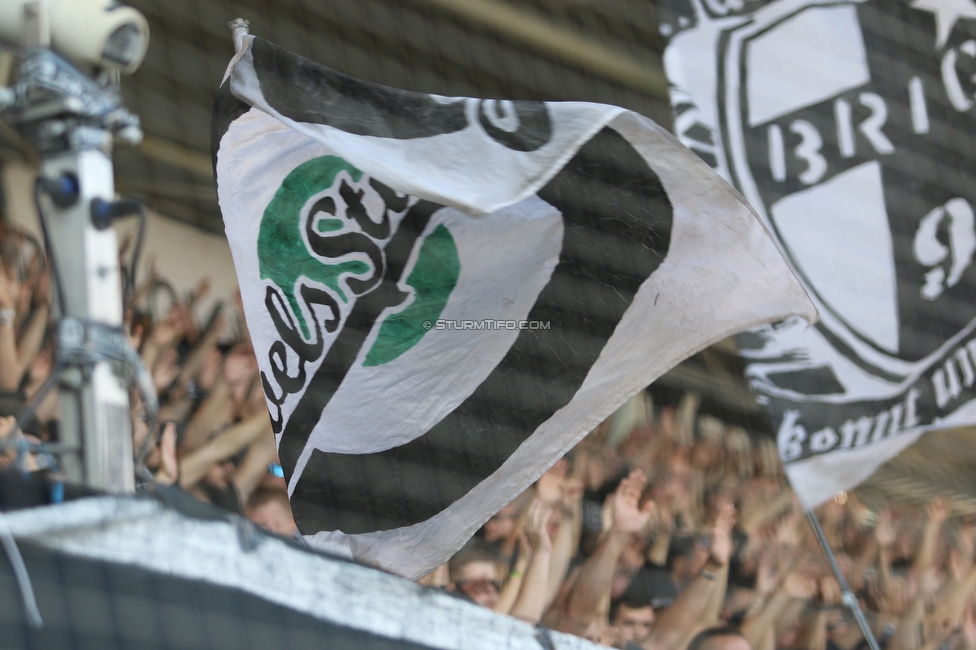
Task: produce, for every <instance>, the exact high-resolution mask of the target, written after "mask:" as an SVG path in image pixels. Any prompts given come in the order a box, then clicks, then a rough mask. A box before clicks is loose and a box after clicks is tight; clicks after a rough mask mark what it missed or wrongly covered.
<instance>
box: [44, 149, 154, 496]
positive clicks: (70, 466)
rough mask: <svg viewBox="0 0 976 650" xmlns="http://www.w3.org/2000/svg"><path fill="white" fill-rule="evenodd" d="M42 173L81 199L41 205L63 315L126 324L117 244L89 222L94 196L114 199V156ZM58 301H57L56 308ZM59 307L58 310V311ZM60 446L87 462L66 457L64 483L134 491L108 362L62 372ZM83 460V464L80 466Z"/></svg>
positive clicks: (69, 158)
mask: <svg viewBox="0 0 976 650" xmlns="http://www.w3.org/2000/svg"><path fill="white" fill-rule="evenodd" d="M41 173H42V174H43V175H44V176H45V177H47V178H58V177H59V176H61V175H63V174H71V175H74V176H75V177H76V178H77V179H78V194H79V199H78V201H77V202H76V203H75V204H74V205H72V206H70V207H67V208H63V209H62V208H59V207H58V206H56V205H55V204H54V203H53V202H51V201H49V200H47V199H46V198H42V199H41V200H40V201H39V203H40V204H41V209H42V212H43V214H41V215H39V216H40V218H41V219H43V220H44V221H45V225H46V230H47V233H48V236H49V237H50V241H49V242H48V243H49V245H50V246H51V249H52V250H51V251H50V253H51V255H52V256H53V257H55V259H56V260H57V265H58V272H59V274H60V277H59V278H58V281H59V282H63V283H64V284H63V286H61V285H58V291H60V292H63V298H64V300H63V304H64V307H65V312H66V313H59V314H58V317H59V318H63V317H65V316H72V317H74V318H78V319H80V320H82V321H89V322H97V323H103V324H105V325H110V326H116V327H118V326H121V325H122V296H121V292H120V287H121V275H120V272H119V258H118V246H117V243H116V237H115V231H114V230H113V229H112V228H107V229H105V230H98V229H97V228H95V226H94V225H93V224H92V218H91V213H90V205H91V202H92V200H93V199H103V200H106V201H111V200H112V199H113V197H114V195H115V187H114V183H113V170H112V159H111V158H110V157H109V155H108V154H107V153H106V152H104V151H101V150H99V149H97V148H90V149H82V150H80V151H70V152H67V153H64V154H60V155H55V156H46V157H45V158H44V161H43V164H42V166H41ZM60 302H61V301H60V300H58V301H55V305H58V304H59V303H60ZM59 309H60V308H59ZM59 401H60V407H61V414H62V418H61V432H62V438H61V441H62V442H64V443H66V444H67V445H69V446H73V447H76V448H81V449H82V450H83V452H82V458H81V459H73V458H70V457H64V458H63V466H64V471H65V474H66V478H67V479H68V480H69V481H73V482H84V483H85V484H86V485H89V486H90V487H93V488H96V489H100V490H106V491H108V492H132V491H134V490H135V479H134V474H133V463H132V435H131V426H130V420H129V394H128V391H127V389H126V388H125V386H123V385H122V382H121V381H119V378H118V377H117V376H116V375H115V373H114V372H113V371H112V367H111V365H110V364H109V363H108V362H107V361H101V362H99V363H97V364H96V365H95V366H94V368H92V369H91V372H90V374H89V373H88V372H87V371H86V372H81V371H79V370H77V369H74V370H68V371H66V372H65V373H63V374H62V381H61V388H60V391H59ZM79 461H80V462H79Z"/></svg>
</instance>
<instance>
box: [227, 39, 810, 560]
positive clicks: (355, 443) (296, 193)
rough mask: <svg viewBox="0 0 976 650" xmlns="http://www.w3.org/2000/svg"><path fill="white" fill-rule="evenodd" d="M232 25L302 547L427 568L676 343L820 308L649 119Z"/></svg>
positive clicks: (255, 322) (269, 333) (250, 264)
mask: <svg viewBox="0 0 976 650" xmlns="http://www.w3.org/2000/svg"><path fill="white" fill-rule="evenodd" d="M238 43H239V52H238V55H237V56H236V57H235V59H234V60H233V61H232V62H231V66H230V68H229V69H228V75H227V78H226V80H225V83H224V84H223V86H222V88H221V92H220V95H219V96H218V99H217V102H216V104H215V107H214V123H213V147H214V164H215V172H216V180H217V191H218V199H219V202H220V208H221V211H222V213H223V215H224V221H225V226H226V231H227V237H228V241H229V242H230V245H231V250H232V251H233V255H234V262H235V265H236V268H237V273H238V276H239V279H240V285H241V295H242V298H243V302H244V308H245V312H246V317H247V323H248V328H249V330H250V333H251V339H252V341H253V344H254V349H255V352H256V354H257V358H258V363H259V366H260V369H261V376H262V379H263V381H264V388H265V392H266V396H267V400H268V406H269V409H270V411H271V416H272V420H273V422H274V425H275V431H276V438H277V442H278V451H279V455H280V457H281V462H282V465H283V467H284V469H285V474H286V478H287V481H288V490H289V495H290V498H291V502H292V508H293V511H294V514H295V518H296V522H297V523H298V525H299V528H300V529H301V531H302V533H303V534H304V536H305V538H306V540H308V542H309V543H310V544H312V545H313V546H316V547H318V548H323V549H327V550H331V551H334V552H339V553H344V554H347V555H349V556H351V557H354V558H356V559H359V560H362V561H366V562H370V563H374V564H377V565H380V566H382V567H385V568H387V569H390V570H393V571H396V572H399V573H401V574H403V575H406V576H411V577H415V576H419V575H422V574H424V573H426V572H428V571H429V570H431V569H432V568H434V567H436V566H437V565H439V564H441V563H443V562H444V561H445V560H446V559H447V558H449V557H450V555H451V554H453V553H454V552H455V551H456V550H457V549H458V548H460V547H461V545H463V544H464V542H465V541H467V539H468V538H469V537H470V536H471V535H472V534H473V533H474V532H475V531H476V530H477V529H478V528H479V527H480V526H481V525H482V523H483V522H484V521H485V520H487V519H488V518H489V517H490V516H491V515H493V514H494V513H495V512H497V511H498V510H500V509H501V508H502V507H503V506H504V505H505V504H507V503H508V502H509V501H511V500H512V499H513V498H514V497H515V496H517V495H518V494H519V493H521V492H522V491H524V490H525V489H526V488H528V487H529V486H530V485H531V484H532V483H533V482H534V481H535V480H536V479H537V478H538V477H539V476H540V475H541V474H542V473H543V472H544V471H545V470H546V469H547V468H548V467H549V466H551V465H552V464H553V463H554V462H555V461H556V460H557V459H558V458H560V457H561V456H562V455H563V454H565V453H566V452H567V451H568V450H569V449H571V448H572V447H573V446H574V445H575V444H576V443H577V442H578V441H579V440H580V439H581V438H582V437H583V436H584V435H585V434H586V433H587V432H588V431H590V430H592V429H593V428H594V427H595V426H596V425H597V424H599V423H600V422H601V421H602V420H603V419H605V418H606V417H608V416H609V415H610V414H611V413H613V411H614V410H615V409H616V408H618V407H619V406H620V405H621V404H622V403H623V402H624V401H626V400H627V399H628V398H629V397H630V396H632V395H634V394H635V393H637V392H638V391H640V390H641V389H643V388H644V387H646V386H647V385H648V384H650V383H651V382H652V381H653V380H654V379H655V378H657V377H658V376H660V375H661V374H662V373H664V372H666V371H667V370H668V369H669V368H671V367H673V366H674V365H675V364H677V363H678V362H679V361H681V360H682V359H684V358H686V357H687V356H689V355H691V354H693V353H695V352H696V351H698V350H700V349H702V348H703V347H705V346H707V345H709V344H711V343H713V342H715V341H718V340H720V339H723V338H725V337H727V336H729V335H731V334H733V333H736V332H739V331H741V330H743V329H745V328H748V327H754V326H756V325H759V324H761V323H768V322H773V321H779V320H782V319H784V318H787V317H789V316H793V315H796V316H800V317H802V318H805V319H807V320H808V321H811V322H812V321H814V320H815V319H816V310H815V309H814V308H813V306H812V303H811V302H810V299H809V298H808V296H807V295H806V293H805V292H804V290H803V289H802V288H801V286H800V285H799V283H798V282H797V280H796V278H795V277H794V276H793V274H792V273H791V272H790V270H789V268H788V266H787V264H786V263H785V261H784V259H783V258H782V257H781V255H780V253H779V252H778V251H777V249H776V246H775V245H774V244H773V242H772V241H771V239H770V237H769V234H768V233H767V232H766V230H765V228H764V227H763V226H762V224H761V222H760V221H759V220H758V219H757V217H756V215H755V214H754V213H753V211H752V210H751V209H750V208H749V207H748V205H747V204H746V203H745V202H744V201H743V199H742V197H741V196H739V195H738V193H736V192H735V191H734V190H733V189H732V188H731V187H730V186H729V185H728V184H727V183H726V182H725V181H723V180H722V179H721V178H720V177H719V176H718V175H717V174H715V173H714V172H713V171H712V170H711V169H710V168H708V166H706V165H705V164H703V163H702V162H701V161H700V160H698V159H697V158H696V157H695V156H694V154H692V153H691V152H689V151H688V150H687V149H686V148H685V147H684V146H682V145H681V144H679V143H678V142H677V141H676V140H675V139H674V138H673V137H672V136H671V135H670V134H669V133H667V132H666V131H665V130H664V129H662V128H661V127H659V126H658V125H656V124H655V123H653V122H652V121H651V120H648V119H647V118H644V117H642V116H640V115H637V114H634V113H631V112H629V111H626V110H624V109H621V108H617V107H613V106H604V105H597V104H584V103H557V102H552V103H550V102H527V101H496V100H477V99H470V98H445V97H437V96H431V95H426V94H419V93H409V92H406V91H401V90H395V89H391V88H385V87H381V86H376V85H372V84H368V83H365V82H361V81H358V80H354V79H351V78H349V77H346V76H344V75H341V74H339V73H336V72H334V71H331V70H329V69H327V68H323V67H321V66H319V65H317V64H314V63H312V62H310V61H308V60H306V59H303V58H301V57H299V56H297V55H295V54H292V53H290V52H287V51H286V50H283V49H281V48H279V47H277V46H275V45H273V44H271V43H268V42H267V41H263V40H261V39H258V38H254V37H252V36H249V35H240V34H239V35H238Z"/></svg>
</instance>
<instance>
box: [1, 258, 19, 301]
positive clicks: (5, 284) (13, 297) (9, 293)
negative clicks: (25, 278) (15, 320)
mask: <svg viewBox="0 0 976 650" xmlns="http://www.w3.org/2000/svg"><path fill="white" fill-rule="evenodd" d="M16 288H17V287H16V283H15V282H14V281H13V280H12V279H11V278H10V276H9V275H7V265H6V263H5V262H4V261H3V258H2V257H0V309H13V308H14V306H15V303H16V301H17V294H18V291H16Z"/></svg>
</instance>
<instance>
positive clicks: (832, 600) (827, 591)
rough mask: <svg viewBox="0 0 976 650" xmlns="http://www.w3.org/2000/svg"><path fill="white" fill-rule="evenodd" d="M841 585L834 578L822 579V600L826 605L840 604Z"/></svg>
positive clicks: (826, 577)
mask: <svg viewBox="0 0 976 650" xmlns="http://www.w3.org/2000/svg"><path fill="white" fill-rule="evenodd" d="M840 599H841V593H840V583H839V582H837V578H835V577H834V576H824V577H822V578H820V600H821V602H823V604H824V605H838V604H840Z"/></svg>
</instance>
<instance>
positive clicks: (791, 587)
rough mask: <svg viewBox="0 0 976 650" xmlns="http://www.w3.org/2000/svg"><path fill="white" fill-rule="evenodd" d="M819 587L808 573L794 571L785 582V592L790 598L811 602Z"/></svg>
mask: <svg viewBox="0 0 976 650" xmlns="http://www.w3.org/2000/svg"><path fill="white" fill-rule="evenodd" d="M818 588H819V585H818V584H817V581H816V580H814V579H813V578H812V577H810V576H809V575H807V574H806V573H802V572H800V571H792V572H790V573H789V574H787V576H786V578H784V580H783V592H784V593H785V594H786V595H787V596H789V597H790V598H797V599H802V600H809V599H811V598H813V597H814V596H815V595H816V593H817V589H818Z"/></svg>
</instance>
